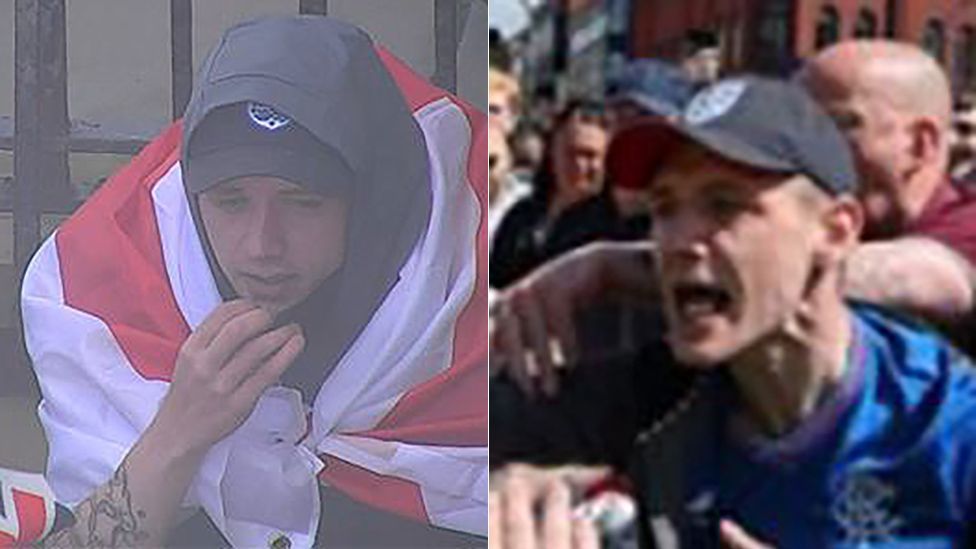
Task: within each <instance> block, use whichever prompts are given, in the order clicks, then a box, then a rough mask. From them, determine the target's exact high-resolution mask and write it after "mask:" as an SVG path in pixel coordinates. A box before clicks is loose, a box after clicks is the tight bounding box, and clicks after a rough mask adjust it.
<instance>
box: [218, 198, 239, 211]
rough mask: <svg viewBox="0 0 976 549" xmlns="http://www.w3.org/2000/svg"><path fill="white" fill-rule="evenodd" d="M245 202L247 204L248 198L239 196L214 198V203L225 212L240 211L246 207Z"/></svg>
mask: <svg viewBox="0 0 976 549" xmlns="http://www.w3.org/2000/svg"><path fill="white" fill-rule="evenodd" d="M245 204H247V199H246V198H243V197H239V196H227V197H223V198H217V199H215V200H214V205H216V206H217V207H218V208H220V209H221V210H224V211H225V212H236V211H239V210H241V209H243V208H244V205H245Z"/></svg>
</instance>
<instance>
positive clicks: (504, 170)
mask: <svg viewBox="0 0 976 549" xmlns="http://www.w3.org/2000/svg"><path fill="white" fill-rule="evenodd" d="M512 162H513V159H512V154H511V150H510V149H509V146H508V141H507V140H506V139H505V130H504V129H503V128H502V126H501V124H499V123H497V122H496V121H494V120H492V121H491V122H489V125H488V200H489V211H488V238H489V240H488V253H489V254H490V253H491V246H492V242H493V241H494V237H495V231H496V230H497V229H498V226H499V224H500V223H501V220H502V219H504V218H505V214H506V213H508V211H509V210H510V209H512V206H514V205H515V204H516V203H518V201H519V200H521V199H522V198H524V197H525V196H526V195H528V193H529V189H528V187H527V185H525V184H523V183H522V182H520V181H519V180H518V179H516V178H515V176H514V175H513V174H512Z"/></svg>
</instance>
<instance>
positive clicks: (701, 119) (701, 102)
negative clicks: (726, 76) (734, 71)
mask: <svg viewBox="0 0 976 549" xmlns="http://www.w3.org/2000/svg"><path fill="white" fill-rule="evenodd" d="M747 86H748V84H747V83H746V82H745V81H744V80H726V81H724V82H719V83H718V84H715V85H713V86H711V87H708V88H706V89H705V90H703V91H701V92H699V93H698V95H696V96H695V97H694V98H692V100H691V103H690V104H688V107H687V108H686V109H685V116H684V118H685V122H687V123H688V124H691V125H693V126H698V125H701V124H704V123H706V122H709V121H711V120H714V119H716V118H718V117H720V116H722V115H724V114H725V113H727V112H729V111H730V110H732V107H734V106H735V104H736V103H737V102H738V101H739V99H740V98H741V97H742V94H743V93H745V91H746V87H747Z"/></svg>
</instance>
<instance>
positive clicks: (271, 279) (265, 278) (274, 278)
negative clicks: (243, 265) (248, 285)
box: [241, 273, 296, 286]
mask: <svg viewBox="0 0 976 549" xmlns="http://www.w3.org/2000/svg"><path fill="white" fill-rule="evenodd" d="M241 276H242V277H243V278H244V279H245V280H246V281H248V282H252V283H257V284H260V285H262V286H280V285H282V284H285V283H287V282H289V281H291V280H293V279H294V278H295V276H296V275H293V274H287V273H286V274H273V275H258V274H252V273H241Z"/></svg>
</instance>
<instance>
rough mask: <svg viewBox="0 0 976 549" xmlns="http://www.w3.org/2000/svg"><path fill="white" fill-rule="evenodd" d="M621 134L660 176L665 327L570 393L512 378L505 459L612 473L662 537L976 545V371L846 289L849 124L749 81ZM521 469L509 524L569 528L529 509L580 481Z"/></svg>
mask: <svg viewBox="0 0 976 549" xmlns="http://www.w3.org/2000/svg"><path fill="white" fill-rule="evenodd" d="M624 132H625V133H624V134H622V135H621V136H620V137H619V139H621V141H620V146H621V147H623V148H622V149H620V150H619V151H618V154H624V151H630V154H631V156H629V158H627V160H629V162H627V163H623V160H622V159H619V158H618V159H617V160H618V161H615V160H614V159H613V158H611V160H610V163H609V166H608V169H609V170H610V171H611V173H613V174H614V175H615V176H616V177H636V178H643V179H645V180H646V181H647V182H648V185H649V188H650V192H651V194H652V199H651V202H652V210H653V213H654V217H655V226H654V229H653V235H652V237H653V239H654V240H655V241H656V244H657V248H656V258H655V259H656V276H657V289H658V291H659V294H660V300H661V304H662V313H663V316H664V320H665V322H666V325H667V333H666V335H660V334H650V335H652V336H656V337H652V338H651V342H650V343H649V344H648V345H647V346H646V347H645V348H644V349H643V350H642V351H641V353H640V354H639V355H638V356H636V357H625V358H622V359H619V360H609V361H602V362H600V363H594V364H581V365H579V366H578V367H577V368H576V369H574V370H573V371H572V372H569V373H567V374H565V377H564V378H563V380H562V381H563V387H562V388H561V390H560V392H559V394H558V396H556V397H554V398H552V399H547V400H543V401H539V400H537V401H534V402H533V401H529V400H527V399H526V398H525V397H524V395H523V393H522V392H521V391H519V390H517V389H516V388H515V384H514V383H512V380H511V378H508V377H507V376H506V375H505V374H501V375H499V376H496V378H495V379H494V380H493V384H492V388H491V400H492V405H493V406H492V416H491V422H492V427H494V428H495V433H496V436H495V438H494V440H493V441H492V448H491V454H492V460H493V462H497V463H499V464H500V463H505V462H511V461H531V462H535V463H540V464H557V463H566V462H576V463H587V464H605V465H610V466H612V467H615V468H616V469H617V470H618V472H620V473H621V474H625V475H626V476H628V477H629V479H630V481H631V482H632V484H633V485H634V486H635V487H636V498H637V501H638V504H639V506H640V509H641V515H640V520H639V523H638V526H639V530H640V532H641V534H642V535H643V541H644V543H645V544H646V545H647V546H652V547H657V546H669V547H671V546H678V547H714V546H719V540H721V542H722V543H723V544H724V545H725V546H731V547H762V546H763V545H762V543H768V544H772V545H773V546H776V547H790V548H793V547H797V548H804V547H811V548H814V547H817V548H823V547H850V546H859V545H874V544H879V545H884V546H885V547H902V546H905V547H907V546H920V545H924V546H926V547H961V546H964V544H965V543H966V542H967V540H969V541H970V542H971V540H972V536H973V535H974V532H973V525H974V524H976V466H974V461H973V459H972V456H973V455H974V452H976V370H974V369H973V366H972V364H971V363H970V362H969V361H968V360H967V359H966V358H964V357H963V356H962V355H961V354H959V353H958V352H957V351H955V350H954V349H953V348H952V347H951V346H950V345H949V344H947V343H946V342H945V341H944V340H942V338H940V337H939V336H938V335H937V334H935V333H934V332H932V331H931V330H929V329H927V328H925V327H923V326H921V325H919V324H916V323H913V322H911V321H909V320H906V319H904V318H902V317H899V316H896V315H894V314H892V313H890V312H887V311H884V310H882V309H879V308H876V307H873V306H867V305H863V304H857V303H848V302H846V301H845V299H844V294H843V284H844V276H845V265H846V262H847V261H848V259H849V257H850V256H851V254H852V252H853V251H854V250H855V249H856V247H857V245H858V238H859V234H860V231H861V229H862V226H863V221H864V212H863V210H862V207H861V205H860V204H859V202H858V201H857V199H856V198H855V196H854V195H855V192H856V191H857V184H858V183H857V177H856V175H855V170H854V164H853V160H852V157H851V153H850V151H849V149H848V148H847V146H846V144H845V141H844V139H843V137H842V136H841V134H840V133H839V131H838V130H837V129H836V127H835V126H834V125H833V123H832V121H831V120H830V118H829V117H828V116H827V115H826V114H825V113H824V112H823V111H822V110H821V109H820V108H819V107H818V106H817V105H816V104H815V103H814V102H813V100H812V99H811V98H810V97H809V96H807V94H806V93H805V92H804V91H802V90H801V89H800V88H798V87H796V86H794V85H792V84H787V83H782V82H777V81H772V80H765V79H760V78H752V77H745V78H740V79H732V80H727V81H723V82H720V83H719V84H717V85H715V86H713V87H711V88H709V89H707V90H706V91H704V92H702V93H701V94H699V95H697V96H696V97H695V98H694V99H693V100H692V101H691V103H690V104H689V106H688V107H687V109H686V110H685V112H684V113H683V114H682V116H681V118H680V119H679V120H677V121H676V122H673V123H667V122H662V121H660V120H647V121H644V122H639V123H637V124H635V125H633V126H631V127H630V128H629V129H627V130H624ZM638 151H644V156H643V157H640V160H638V157H636V156H633V155H635V154H637V152H638ZM648 151H650V152H651V157H648V156H647V155H648ZM496 314H500V315H504V314H506V312H505V311H497V312H496ZM493 358H494V357H493ZM513 372H514V373H513V374H510V375H518V372H516V371H514V370H513ZM517 473H518V474H515V475H508V476H507V475H506V474H505V473H500V474H499V476H498V481H497V484H496V483H494V482H493V486H492V491H493V492H497V496H496V495H495V494H493V495H492V498H491V505H492V506H493V508H492V510H491V520H492V524H491V529H492V532H496V531H497V532H504V534H503V536H502V537H503V539H507V540H509V541H511V542H512V546H520V545H518V542H520V541H521V540H536V539H538V538H539V537H540V536H543V537H545V536H550V535H552V536H558V535H559V533H566V532H569V531H570V529H569V528H566V527H563V528H559V527H556V526H553V523H556V522H558V517H557V516H556V515H557V514H558V513H555V512H553V513H550V514H546V513H542V514H541V515H540V516H543V517H545V519H546V520H545V521H544V522H545V523H544V525H542V527H541V528H540V529H538V530H535V529H534V525H533V524H532V522H533V521H532V520H531V518H530V520H522V519H520V518H519V517H518V515H519V513H518V509H524V508H525V506H526V504H525V502H526V501H533V500H534V501H538V502H540V503H541V502H543V501H544V502H545V504H550V502H553V501H556V500H557V498H556V497H554V496H552V494H553V493H555V492H558V491H560V490H565V488H560V487H559V486H560V485H561V484H564V483H565V480H561V479H565V478H566V477H565V476H563V477H555V478H554V477H547V476H546V475H545V473H541V472H540V473H538V475H537V478H532V475H530V474H527V473H526V472H525V470H524V469H519V470H517ZM539 479H544V480H539ZM496 486H497V488H496ZM563 499H565V498H563ZM552 505H555V504H552ZM550 508H551V509H556V507H550ZM496 517H497V518H496ZM563 520H568V519H565V518H564V519H563ZM543 539H544V538H543ZM675 541H677V542H678V544H677V545H666V543H674V542H675ZM545 543H550V544H551V545H552V546H557V545H556V544H557V543H558V540H557V541H552V540H545ZM542 546H547V545H542Z"/></svg>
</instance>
